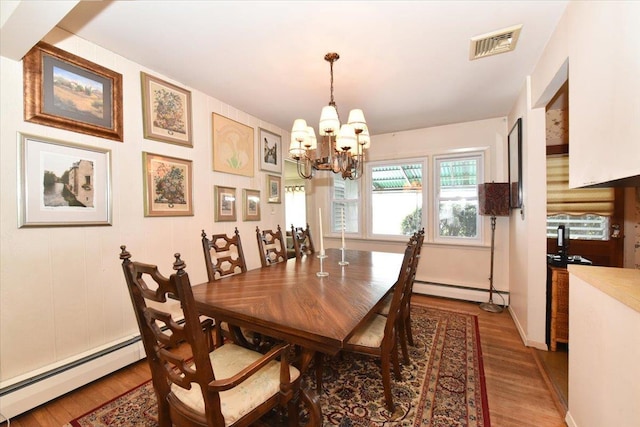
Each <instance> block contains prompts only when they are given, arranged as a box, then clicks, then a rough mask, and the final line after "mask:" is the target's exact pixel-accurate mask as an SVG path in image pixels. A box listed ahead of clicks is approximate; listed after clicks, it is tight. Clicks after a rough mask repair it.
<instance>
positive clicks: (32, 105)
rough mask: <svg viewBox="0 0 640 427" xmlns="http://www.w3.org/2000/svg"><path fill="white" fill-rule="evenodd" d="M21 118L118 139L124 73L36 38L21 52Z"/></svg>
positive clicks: (120, 138)
mask: <svg viewBox="0 0 640 427" xmlns="http://www.w3.org/2000/svg"><path fill="white" fill-rule="evenodd" d="M23 80H24V119H25V120H26V121H28V122H33V123H38V124H41V125H46V126H52V127H56V128H60V129H65V130H70V131H73V132H80V133H84V134H87V135H92V136H97V137H100V138H108V139H113V140H116V141H122V138H123V135H124V133H123V125H122V75H121V74H119V73H116V72H115V71H111V70H109V69H107V68H105V67H103V66H101V65H98V64H95V63H93V62H90V61H87V60H86V59H83V58H80V57H79V56H76V55H73V54H71V53H69V52H65V51H64V50H62V49H59V48H57V47H55V46H51V45H50V44H47V43H44V42H40V43H38V44H37V45H35V46H34V47H33V49H31V50H30V51H29V52H28V53H27V54H26V55H25V57H24V61H23Z"/></svg>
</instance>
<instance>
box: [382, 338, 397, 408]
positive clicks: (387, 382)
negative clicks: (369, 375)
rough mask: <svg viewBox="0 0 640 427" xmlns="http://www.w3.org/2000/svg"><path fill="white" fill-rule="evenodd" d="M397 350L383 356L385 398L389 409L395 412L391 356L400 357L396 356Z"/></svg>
mask: <svg viewBox="0 0 640 427" xmlns="http://www.w3.org/2000/svg"><path fill="white" fill-rule="evenodd" d="M396 351H397V349H396V348H394V349H393V351H392V352H391V355H389V354H382V356H381V365H382V385H383V387H384V400H385V402H386V403H387V410H388V411H389V412H392V413H393V395H392V394H391V366H389V365H390V363H389V362H390V360H389V357H391V358H395V359H396V360H397V359H398V356H397V354H396V356H395V357H394V355H393V354H394V353H395V352H396Z"/></svg>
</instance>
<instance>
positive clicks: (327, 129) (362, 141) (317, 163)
mask: <svg viewBox="0 0 640 427" xmlns="http://www.w3.org/2000/svg"><path fill="white" fill-rule="evenodd" d="M339 58H340V55H338V54H337V53H335V52H330V53H327V54H326V55H325V56H324V60H325V61H328V62H329V68H330V71H331V98H330V100H329V105H327V106H325V107H323V108H322V112H321V114H320V124H319V126H318V133H319V135H320V137H321V138H320V141H318V140H317V138H316V133H315V131H314V130H313V127H311V126H307V122H306V121H305V120H304V119H296V120H295V121H294V122H293V128H292V129H291V145H290V146H289V156H290V157H291V158H292V159H293V160H295V161H296V165H297V169H298V175H300V177H301V178H304V179H311V177H313V174H314V172H315V171H316V170H327V171H331V172H333V173H335V174H341V175H342V178H344V179H347V178H348V179H358V178H360V177H361V176H362V171H363V167H364V153H365V149H368V148H369V146H370V145H371V138H370V137H369V130H368V129H367V123H366V122H365V120H364V113H363V112H362V110H360V109H355V110H351V111H350V112H349V118H348V120H347V123H346V124H343V125H340V119H339V117H338V110H337V108H336V103H335V101H334V100H333V63H334V62H336V61H337V60H338V59H339Z"/></svg>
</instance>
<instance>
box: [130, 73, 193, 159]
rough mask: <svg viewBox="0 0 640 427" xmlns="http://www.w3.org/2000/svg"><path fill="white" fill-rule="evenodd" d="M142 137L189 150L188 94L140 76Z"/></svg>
mask: <svg viewBox="0 0 640 427" xmlns="http://www.w3.org/2000/svg"><path fill="white" fill-rule="evenodd" d="M140 80H141V82H142V116H143V123H144V137H145V138H148V139H154V140H156V141H162V142H169V143H171V144H178V145H184V146H187V147H193V139H192V134H191V92H189V91H188V90H185V89H182V88H179V87H178V86H175V85H173V84H171V83H168V82H165V81H163V80H160V79H158V78H156V77H153V76H150V75H149V74H147V73H144V72H141V73H140Z"/></svg>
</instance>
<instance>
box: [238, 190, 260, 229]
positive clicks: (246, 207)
mask: <svg viewBox="0 0 640 427" xmlns="http://www.w3.org/2000/svg"><path fill="white" fill-rule="evenodd" d="M242 220H243V221H260V191H259V190H248V189H246V188H245V189H244V190H242Z"/></svg>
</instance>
